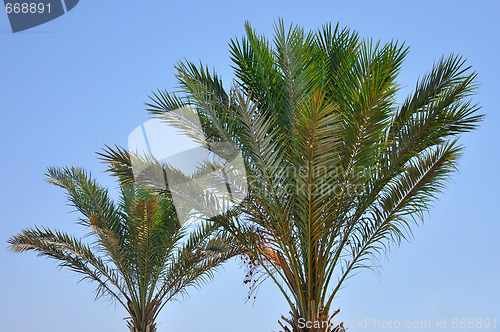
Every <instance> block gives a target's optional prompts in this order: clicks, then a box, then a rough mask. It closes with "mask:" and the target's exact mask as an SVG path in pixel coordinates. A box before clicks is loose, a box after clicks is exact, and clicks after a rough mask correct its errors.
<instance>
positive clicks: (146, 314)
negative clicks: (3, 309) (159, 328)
mask: <svg viewBox="0 0 500 332" xmlns="http://www.w3.org/2000/svg"><path fill="white" fill-rule="evenodd" d="M47 175H48V182H50V183H52V184H54V185H56V186H59V187H62V188H64V189H65V190H66V192H67V194H68V200H69V203H70V204H71V205H72V206H74V207H75V208H76V209H77V210H78V211H79V212H80V213H81V214H82V215H83V217H82V218H81V219H80V220H79V224H81V225H82V226H84V227H87V229H88V231H89V234H90V236H91V237H92V239H93V241H92V242H91V243H90V244H89V243H86V242H84V241H83V240H82V239H79V238H76V237H74V236H71V235H69V234H66V233H64V232H61V231H53V230H50V229H48V228H39V227H34V228H30V229H26V230H23V231H22V233H20V234H18V235H16V236H13V237H12V238H10V239H9V240H8V243H9V244H10V249H11V250H12V251H16V252H24V251H35V252H37V253H38V255H40V256H47V257H50V258H52V259H55V260H56V261H59V263H60V264H59V265H60V266H61V267H64V268H68V269H70V270H72V271H74V272H76V273H78V274H80V275H82V276H83V279H87V280H91V281H93V282H95V283H96V284H97V289H96V298H98V297H100V296H109V297H110V298H111V299H113V300H115V301H116V302H118V303H120V304H121V305H122V306H123V307H124V308H125V310H126V311H127V312H128V314H129V315H130V317H129V319H128V327H129V328H130V331H131V332H154V331H156V323H155V320H156V318H157V317H158V314H159V313H160V310H161V309H162V308H163V306H164V305H165V304H166V303H167V302H168V301H170V300H172V299H174V298H175V297H176V296H179V295H183V294H185V292H186V290H187V288H188V287H189V286H197V285H200V284H201V283H203V282H204V281H206V280H207V279H208V278H211V277H212V275H213V272H214V270H215V269H216V268H217V267H219V266H220V264H221V263H222V262H224V261H225V260H227V259H228V258H230V257H232V256H234V255H235V254H237V252H236V250H235V248H234V246H232V245H231V244H230V243H228V241H227V238H225V237H224V236H215V235H216V234H215V231H216V229H217V227H215V226H214V225H213V224H210V223H204V224H202V225H201V226H200V227H198V228H196V229H194V230H188V229H187V228H186V227H181V225H180V224H179V222H178V219H177V218H176V213H175V209H174V207H173V204H172V203H171V201H170V200H169V199H168V198H167V197H164V196H158V195H153V194H152V193H150V192H148V191H146V190H144V189H141V188H138V187H137V186H134V185H132V184H126V183H122V184H121V186H120V200H119V202H118V203H115V202H113V201H112V200H111V198H110V195H109V193H108V191H107V190H106V189H105V188H103V187H100V186H99V185H98V184H97V183H96V181H95V180H93V179H92V178H91V177H90V175H89V174H88V173H87V172H85V171H84V170H82V169H79V168H63V169H57V168H50V169H49V170H48V174H47Z"/></svg>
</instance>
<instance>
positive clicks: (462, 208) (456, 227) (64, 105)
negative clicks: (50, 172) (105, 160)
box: [0, 0, 500, 332]
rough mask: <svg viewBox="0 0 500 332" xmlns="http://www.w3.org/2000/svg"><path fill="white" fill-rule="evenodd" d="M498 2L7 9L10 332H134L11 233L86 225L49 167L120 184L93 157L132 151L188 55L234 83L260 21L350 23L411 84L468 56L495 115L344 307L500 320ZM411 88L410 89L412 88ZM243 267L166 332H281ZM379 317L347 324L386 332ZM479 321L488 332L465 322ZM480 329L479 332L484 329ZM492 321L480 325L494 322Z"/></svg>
mask: <svg viewBox="0 0 500 332" xmlns="http://www.w3.org/2000/svg"><path fill="white" fill-rule="evenodd" d="M499 13H500V2H498V1H486V0H480V1H457V0H455V1H422V0H420V1H395V0H394V1H324V2H320V1H286V2H275V1H270V0H268V1H244V2H243V1H242V2H239V1H234V0H233V1H199V2H194V1H189V0H185V1H173V0H163V1H160V0H154V1H153V0H151V1H116V0H106V1H102V0H101V1H91V0H81V1H80V3H79V4H78V5H77V6H76V7H75V8H74V9H73V10H72V11H70V12H69V13H68V14H65V15H63V16H62V17H60V18H58V19H56V20H54V21H51V22H49V23H47V24H44V25H42V26H39V27H37V28H34V29H31V30H28V31H25V32H19V33H16V34H12V33H11V32H10V27H9V23H8V19H7V15H6V14H5V13H3V12H0V64H1V71H0V73H1V74H0V114H1V119H2V129H1V130H0V144H1V151H2V155H1V161H2V162H1V163H0V177H1V178H2V185H1V187H2V190H1V192H0V211H1V214H0V221H1V223H2V225H1V228H0V232H1V233H0V234H1V236H0V240H1V243H3V244H4V245H3V246H2V245H0V248H3V249H2V250H0V266H1V271H2V273H0V287H1V292H0V331H2V332H4V331H5V332H14V331H16V332H33V331H42V332H48V331H50V332H63V331H64V332H67V331H72V332H87V331H125V330H126V327H125V322H124V321H123V320H122V319H123V318H124V317H125V316H126V313H125V311H124V310H123V309H122V308H120V307H119V306H115V305H110V304H109V303H108V302H107V301H104V300H98V301H94V299H93V294H92V291H93V289H94V288H93V285H91V284H88V283H80V284H77V281H78V280H79V279H78V277H75V276H74V275H73V274H72V273H71V272H69V271H58V269H57V267H56V264H54V263H53V262H51V261H49V260H47V259H45V258H38V257H35V255H34V254H30V253H28V254H12V253H9V252H8V251H7V250H6V249H5V248H6V247H7V244H6V242H5V240H6V239H7V238H8V237H9V236H11V235H13V234H15V233H17V232H19V231H20V230H21V229H22V228H25V227H28V226H32V225H34V224H36V225H43V226H48V227H51V228H58V229H61V230H65V231H68V232H71V233H75V234H82V231H83V230H82V229H81V227H80V226H76V225H75V224H74V221H75V220H76V219H77V218H78V215H77V214H76V213H70V212H71V208H70V207H68V206H66V205H65V198H64V193H63V191H62V190H60V189H58V188H55V187H54V186H51V185H49V184H46V183H45V182H44V181H43V180H44V175H43V173H44V171H45V169H46V168H47V167H48V166H65V165H77V166H84V167H86V168H87V169H89V170H91V171H93V174H94V175H95V176H97V177H98V179H99V180H100V182H101V183H102V184H104V185H109V186H115V184H114V182H113V181H112V180H110V179H109V178H108V177H107V175H105V174H103V170H104V166H103V165H102V164H100V163H99V162H97V160H96V155H95V152H96V151H99V150H100V148H101V147H103V145H104V144H105V143H107V144H114V143H117V144H120V145H124V146H126V144H127V138H128V135H129V133H130V132H131V131H132V130H133V129H134V128H136V127H137V126H138V125H140V124H141V123H143V122H144V121H147V120H148V119H149V116H148V115H147V113H146V112H145V111H144V102H146V101H147V96H148V94H149V93H150V92H151V91H152V90H155V89H158V88H166V89H168V90H170V91H172V90H174V89H175V87H176V82H175V80H174V77H173V72H174V71H173V66H174V65H175V63H176V62H177V61H178V60H180V59H183V58H187V59H190V60H193V61H198V60H202V61H203V62H204V63H206V64H208V65H209V66H215V68H216V69H217V71H218V72H219V73H220V74H221V75H222V76H223V79H225V80H226V83H227V82H230V80H231V79H232V73H231V68H230V61H229V54H228V47H227V44H228V42H229V40H230V38H232V37H235V36H241V35H242V34H243V22H244V21H245V20H249V21H250V22H251V23H252V24H253V25H254V27H255V28H256V29H257V30H258V31H259V32H262V33H265V34H268V35H269V34H271V33H272V29H273V21H275V20H276V19H277V18H278V17H282V18H284V19H285V22H287V23H290V22H292V21H293V22H294V23H298V24H301V25H303V26H305V27H306V28H317V27H319V26H321V25H322V24H323V23H325V22H334V23H335V22H337V21H340V23H341V25H344V26H348V27H350V28H352V29H356V30H358V31H359V32H360V34H361V35H362V36H366V37H373V38H375V39H381V40H382V41H389V40H391V39H397V40H400V41H405V42H406V43H407V45H408V46H410V53H409V55H408V57H407V59H406V62H405V63H404V66H403V71H402V74H401V76H400V83H401V84H402V85H403V87H404V88H403V92H407V91H409V89H410V88H412V87H413V86H414V84H415V82H416V80H417V78H418V77H419V75H421V74H423V73H425V72H426V71H428V70H430V68H431V67H432V64H433V62H434V61H435V60H436V59H438V58H439V57H441V56H442V55H443V54H450V53H451V52H454V53H459V54H461V55H463V56H464V57H466V58H467V59H468V63H469V64H470V65H472V66H473V68H474V69H475V70H476V71H477V72H478V73H479V81H480V83H481V87H480V89H479V90H478V92H479V94H478V95H477V96H476V100H477V101H479V102H480V103H481V105H482V106H483V113H485V114H486V118H485V121H484V122H483V123H482V125H481V127H480V129H479V130H478V131H476V132H473V133H470V134H467V135H465V137H464V139H463V141H462V142H463V143H464V144H465V146H466V151H465V155H464V157H463V158H462V160H461V163H460V167H459V169H460V173H459V174H457V175H456V176H455V177H454V181H453V183H450V185H449V186H448V188H447V189H446V191H445V193H444V194H442V195H440V196H439V198H440V200H439V202H437V203H436V204H435V207H434V208H433V209H432V210H431V211H430V215H428V216H427V217H426V219H425V225H424V226H422V227H419V228H418V229H416V230H415V238H414V239H413V241H412V243H411V244H408V243H404V244H403V245H402V247H400V248H392V250H391V252H390V254H389V256H388V258H387V259H385V258H384V259H383V260H382V261H381V265H382V269H380V270H379V273H378V274H374V273H372V272H370V271H368V270H367V271H362V272H361V273H360V274H359V275H357V276H355V277H353V278H352V279H350V280H349V281H348V282H347V283H346V287H345V288H344V289H343V290H342V291H341V292H340V294H339V296H338V298H337V299H336V301H335V303H334V307H335V306H336V307H339V308H340V309H341V313H340V316H338V317H339V318H340V319H342V320H346V321H351V320H354V319H361V320H364V319H365V318H372V319H375V320H379V321H389V320H392V321H401V322H405V321H407V320H408V321H411V322H413V321H419V322H420V321H431V322H432V324H433V325H432V327H431V328H430V329H426V331H442V330H443V329H438V328H437V327H436V326H435V321H436V319H440V320H441V321H442V320H444V319H446V320H447V326H448V329H446V330H449V331H452V330H456V329H452V328H451V325H452V319H453V318H474V319H476V318H489V319H491V320H493V319H495V318H496V320H497V323H496V324H497V328H496V329H493V328H490V329H489V330H487V331H495V330H496V331H500V286H499V281H500V258H499V257H500V244H499V234H500V220H499V217H498V213H497V209H498V206H499V203H500V194H499V187H500V180H499V179H500V176H499V173H498V172H499V171H498V169H499V164H500V149H499V145H498V143H499V135H498V134H499V131H498V123H500V116H499V112H498V108H499V99H500V98H499V96H500V89H499V84H498V78H499V77H500V67H499V61H498V59H499V54H500V38H499V34H500V19H499ZM401 98H403V95H401ZM243 277H244V273H243V271H242V270H241V269H239V268H238V264H237V263H235V262H233V263H229V264H228V265H226V267H225V269H224V271H222V272H221V273H219V274H218V275H217V277H216V279H215V280H214V281H213V282H211V283H210V284H209V285H207V286H206V287H204V288H203V289H201V290H193V291H191V292H190V297H189V298H187V299H185V300H183V301H182V302H181V303H171V304H170V305H167V306H166V307H165V309H164V311H163V312H162V313H161V314H160V316H159V318H158V323H159V325H158V327H159V331H221V332H226V331H227V332H233V331H241V332H261V331H264V332H267V331H269V332H270V331H273V330H274V331H278V324H277V320H278V318H279V317H280V315H281V314H287V313H288V308H287V306H286V304H285V303H284V301H283V300H282V298H281V297H280V295H279V293H278V292H277V291H276V289H275V287H274V285H273V284H272V283H271V282H269V283H267V284H265V285H264V286H263V288H262V289H261V291H260V293H259V295H258V297H257V299H256V301H255V303H246V304H245V302H244V298H245V295H246V288H245V287H244V286H243V284H242V281H243ZM376 330H377V329H374V328H373V327H371V326H367V327H366V328H353V329H351V331H376ZM466 330H468V331H475V330H476V329H466ZM480 330H481V329H477V331H480ZM482 330H484V329H482Z"/></svg>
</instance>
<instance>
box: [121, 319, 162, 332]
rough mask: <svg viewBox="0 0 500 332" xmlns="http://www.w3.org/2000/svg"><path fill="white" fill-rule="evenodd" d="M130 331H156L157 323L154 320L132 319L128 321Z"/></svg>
mask: <svg viewBox="0 0 500 332" xmlns="http://www.w3.org/2000/svg"><path fill="white" fill-rule="evenodd" d="M127 326H128V328H129V329H130V332H156V323H154V322H137V321H134V320H130V321H128V322H127Z"/></svg>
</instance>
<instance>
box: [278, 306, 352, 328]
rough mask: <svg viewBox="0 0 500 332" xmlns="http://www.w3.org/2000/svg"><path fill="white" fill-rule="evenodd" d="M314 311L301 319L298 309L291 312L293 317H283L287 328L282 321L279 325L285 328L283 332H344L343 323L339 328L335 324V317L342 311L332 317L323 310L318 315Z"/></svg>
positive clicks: (336, 312) (310, 311)
mask: <svg viewBox="0 0 500 332" xmlns="http://www.w3.org/2000/svg"><path fill="white" fill-rule="evenodd" d="M313 311H314V309H312V310H309V311H308V312H309V313H310V315H308V316H309V317H300V315H299V314H298V311H297V309H296V308H294V309H293V311H291V312H290V315H291V317H290V318H286V317H284V316H281V319H282V320H283V322H285V324H286V325H288V326H285V325H284V324H283V323H282V322H281V321H280V322H279V324H280V325H281V327H282V328H283V332H344V331H345V328H344V326H343V323H340V324H339V325H337V326H334V324H333V317H334V316H335V315H336V314H338V313H339V311H340V309H339V310H337V311H335V312H334V313H333V314H332V315H331V316H329V315H328V313H327V312H324V311H323V310H319V312H318V313H317V314H314V313H313Z"/></svg>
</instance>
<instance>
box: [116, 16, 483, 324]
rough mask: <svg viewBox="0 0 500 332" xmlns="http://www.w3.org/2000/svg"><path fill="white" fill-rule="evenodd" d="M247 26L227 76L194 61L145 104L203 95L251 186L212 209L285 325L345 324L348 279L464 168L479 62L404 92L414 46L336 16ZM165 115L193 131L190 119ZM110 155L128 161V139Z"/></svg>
mask: <svg viewBox="0 0 500 332" xmlns="http://www.w3.org/2000/svg"><path fill="white" fill-rule="evenodd" d="M245 31H246V35H245V37H243V38H241V39H235V40H233V41H232V42H231V43H230V53H231V58H232V61H233V63H234V65H233V68H234V71H235V76H236V79H235V82H234V84H233V85H232V86H231V87H230V88H229V89H228V88H226V87H225V86H224V85H223V83H222V81H221V79H220V78H219V77H218V76H217V74H216V73H212V72H210V71H209V70H208V68H207V67H205V66H203V65H200V66H197V65H195V64H193V63H191V62H188V61H185V62H183V63H180V64H179V65H178V66H177V67H176V69H177V74H176V77H177V79H178V81H179V84H180V88H181V92H180V93H176V94H171V93H168V92H166V91H158V92H156V93H154V94H153V96H152V97H151V101H150V103H149V104H148V105H149V111H150V112H151V113H152V114H154V115H156V116H158V117H162V115H163V114H165V113H171V112H172V111H173V110H175V109H178V108H182V107H187V106H188V105H189V106H191V107H196V110H197V112H198V115H199V117H200V119H201V120H202V122H203V123H202V125H203V131H204V134H205V135H206V136H207V137H208V140H209V141H211V142H220V141H229V142H232V143H233V144H235V145H237V146H238V147H239V148H240V149H241V151H242V154H243V157H244V160H245V168H246V177H247V180H248V196H247V198H246V200H245V201H244V202H243V203H242V204H240V216H239V218H237V219H222V218H220V219H218V218H214V220H215V221H218V222H219V223H220V224H222V226H223V227H225V229H226V230H227V231H229V232H230V233H231V234H233V235H234V236H235V238H236V239H237V241H238V242H239V244H240V245H242V246H243V247H245V248H246V250H247V254H248V256H249V258H250V261H251V262H252V270H260V271H262V272H264V276H266V277H269V278H271V279H272V280H273V281H274V282H275V283H276V285H277V286H278V287H279V288H280V290H281V291H282V293H283V296H284V297H285V298H286V300H287V301H288V303H289V305H290V307H291V314H292V317H291V318H290V319H287V318H285V322H288V325H289V326H285V325H284V324H283V325H282V326H283V328H284V329H285V330H286V331H290V328H291V329H292V330H293V331H336V330H340V329H341V326H338V327H335V326H331V325H330V324H329V322H330V318H331V313H330V312H331V307H332V303H333V300H334V298H335V297H336V295H337V293H338V291H339V289H340V287H341V285H342V284H343V282H344V281H345V280H346V279H347V278H348V277H349V276H350V275H352V273H353V271H356V270H357V269H359V268H365V267H368V268H370V267H372V266H373V262H374V260H376V259H377V258H378V256H379V255H380V254H381V253H382V252H383V251H384V250H385V249H386V248H387V247H388V246H390V245H391V244H395V245H398V244H400V242H401V241H402V240H403V239H407V238H408V236H409V235H411V227H412V225H414V224H415V223H416V222H417V221H418V220H419V219H420V218H421V217H422V215H423V213H424V211H426V210H427V209H428V207H429V205H430V203H431V202H432V201H433V199H434V198H435V195H436V194H437V193H438V192H439V191H440V190H441V189H442V188H443V186H444V185H445V183H446V180H447V179H448V178H449V176H450V175H451V174H452V173H453V171H454V170H455V167H456V161H457V159H458V158H459V156H460V154H461V152H462V146H461V145H460V144H459V143H458V141H457V139H458V138H459V135H460V134H462V133H464V132H468V131H471V130H473V129H474V128H475V127H476V126H477V123H478V122H479V121H480V119H481V116H480V115H478V114H477V111H478V109H479V107H478V106H477V105H476V104H474V103H473V102H472V101H471V100H470V96H471V95H472V94H473V92H474V89H475V87H476V83H475V78H476V74H475V73H474V72H472V71H471V70H470V68H469V67H467V66H466V65H465V61H464V60H463V59H461V58H460V57H458V56H455V55H452V56H449V57H444V58H442V59H441V60H439V61H438V62H436V63H435V64H434V67H433V68H432V70H431V71H430V72H429V73H428V74H426V75H425V76H423V77H422V78H421V79H420V81H419V82H418V83H417V84H416V87H415V90H414V92H413V93H411V94H410V95H409V96H408V97H407V98H406V99H405V100H404V101H403V102H402V103H398V102H397V93H398V91H399V84H398V82H397V81H396V79H397V77H398V74H399V72H400V69H401V66H402V63H403V60H404V58H405V56H406V54H407V52H408V49H407V48H406V47H404V46H403V45H402V44H400V43H398V42H389V43H386V44H383V43H380V42H373V41H372V40H369V39H361V38H360V37H359V35H358V34H357V33H356V32H353V31H351V30H349V29H347V28H344V29H342V28H340V27H339V26H338V25H337V26H335V27H332V26H331V25H325V26H324V27H323V28H321V29H319V30H317V31H311V32H306V31H305V30H304V29H303V28H302V27H300V26H293V25H291V26H290V27H288V28H287V27H285V25H284V24H283V22H282V21H279V22H278V23H277V24H276V26H275V35H274V38H273V39H272V40H271V41H270V40H268V39H266V38H265V37H264V36H259V35H257V34H256V32H255V31H254V30H253V29H252V28H251V26H250V25H249V24H248V23H247V24H246V25H245ZM169 121H170V123H171V124H174V125H176V126H177V127H178V128H180V129H181V130H184V131H185V132H186V133H187V134H189V132H190V130H189V127H190V122H189V119H183V118H182V117H178V118H177V120H175V121H174V120H169ZM193 130H194V129H193ZM107 157H108V160H109V161H110V162H111V161H112V160H115V166H116V167H118V166H117V165H120V158H119V153H114V152H113V151H109V154H108V155H107ZM122 166H123V165H122ZM116 170H117V172H118V173H119V175H120V176H123V177H129V178H130V177H131V176H132V175H131V173H130V171H127V168H126V167H124V168H117V169H116ZM127 172H128V173H127ZM251 282H252V283H255V285H258V284H259V280H258V279H254V278H252V280H251ZM335 313H336V312H335ZM335 313H333V314H335ZM304 322H308V324H304Z"/></svg>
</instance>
